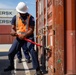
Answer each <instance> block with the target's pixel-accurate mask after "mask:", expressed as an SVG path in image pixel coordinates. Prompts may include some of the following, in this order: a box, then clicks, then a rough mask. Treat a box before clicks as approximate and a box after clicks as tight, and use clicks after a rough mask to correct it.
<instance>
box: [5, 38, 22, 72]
mask: <svg viewBox="0 0 76 75" xmlns="http://www.w3.org/2000/svg"><path fill="white" fill-rule="evenodd" d="M22 44H23V43H22V42H21V41H19V40H18V39H17V38H16V39H15V41H14V42H13V44H12V46H11V48H10V50H9V53H8V58H9V61H10V65H9V66H8V67H7V68H6V69H4V71H9V70H13V69H14V56H15V54H16V53H17V52H18V50H19V49H20V48H21V46H22Z"/></svg>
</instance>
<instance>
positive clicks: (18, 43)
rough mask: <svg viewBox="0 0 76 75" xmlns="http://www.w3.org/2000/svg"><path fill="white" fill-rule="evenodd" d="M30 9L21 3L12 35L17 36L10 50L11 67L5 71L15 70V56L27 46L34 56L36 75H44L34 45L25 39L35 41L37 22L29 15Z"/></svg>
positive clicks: (33, 62) (18, 6)
mask: <svg viewBox="0 0 76 75" xmlns="http://www.w3.org/2000/svg"><path fill="white" fill-rule="evenodd" d="M27 9H28V7H27V6H26V4H25V3H24V2H20V3H19V4H18V5H17V7H16V10H17V12H18V13H19V14H18V15H17V16H14V17H13V18H15V19H14V22H15V23H16V25H12V30H11V35H12V36H16V39H15V40H14V42H13V44H12V46H11V48H10V50H9V54H8V57H9V61H10V65H9V66H8V67H7V68H6V69H4V71H9V70H10V71H11V70H13V69H14V56H15V54H16V53H17V52H18V50H19V49H21V47H22V46H23V45H24V44H25V46H26V47H27V48H28V50H29V52H30V54H31V56H32V64H33V68H34V69H36V74H35V75H42V73H41V71H40V67H39V62H38V57H37V54H36V51H35V50H34V44H32V43H30V42H27V41H24V38H28V39H30V40H32V41H34V26H35V21H34V17H33V16H32V15H30V14H29V13H27Z"/></svg>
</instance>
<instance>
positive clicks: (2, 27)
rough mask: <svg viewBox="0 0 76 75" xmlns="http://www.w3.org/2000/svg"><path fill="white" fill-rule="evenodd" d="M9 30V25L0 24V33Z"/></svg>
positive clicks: (7, 32)
mask: <svg viewBox="0 0 76 75" xmlns="http://www.w3.org/2000/svg"><path fill="white" fill-rule="evenodd" d="M10 31H11V25H0V34H9V33H10Z"/></svg>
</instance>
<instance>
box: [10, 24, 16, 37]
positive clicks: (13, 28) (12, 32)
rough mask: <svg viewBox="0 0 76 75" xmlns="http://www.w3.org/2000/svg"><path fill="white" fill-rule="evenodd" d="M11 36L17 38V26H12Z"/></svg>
mask: <svg viewBox="0 0 76 75" xmlns="http://www.w3.org/2000/svg"><path fill="white" fill-rule="evenodd" d="M10 34H11V35H12V36H17V34H16V27H15V25H12V27H11V33H10Z"/></svg>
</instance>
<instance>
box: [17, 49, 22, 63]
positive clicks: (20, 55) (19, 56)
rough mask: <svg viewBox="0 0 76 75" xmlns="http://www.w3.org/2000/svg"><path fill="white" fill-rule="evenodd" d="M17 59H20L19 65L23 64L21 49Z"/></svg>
mask: <svg viewBox="0 0 76 75" xmlns="http://www.w3.org/2000/svg"><path fill="white" fill-rule="evenodd" d="M17 57H18V63H21V62H22V53H21V49H20V50H18V52H17Z"/></svg>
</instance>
